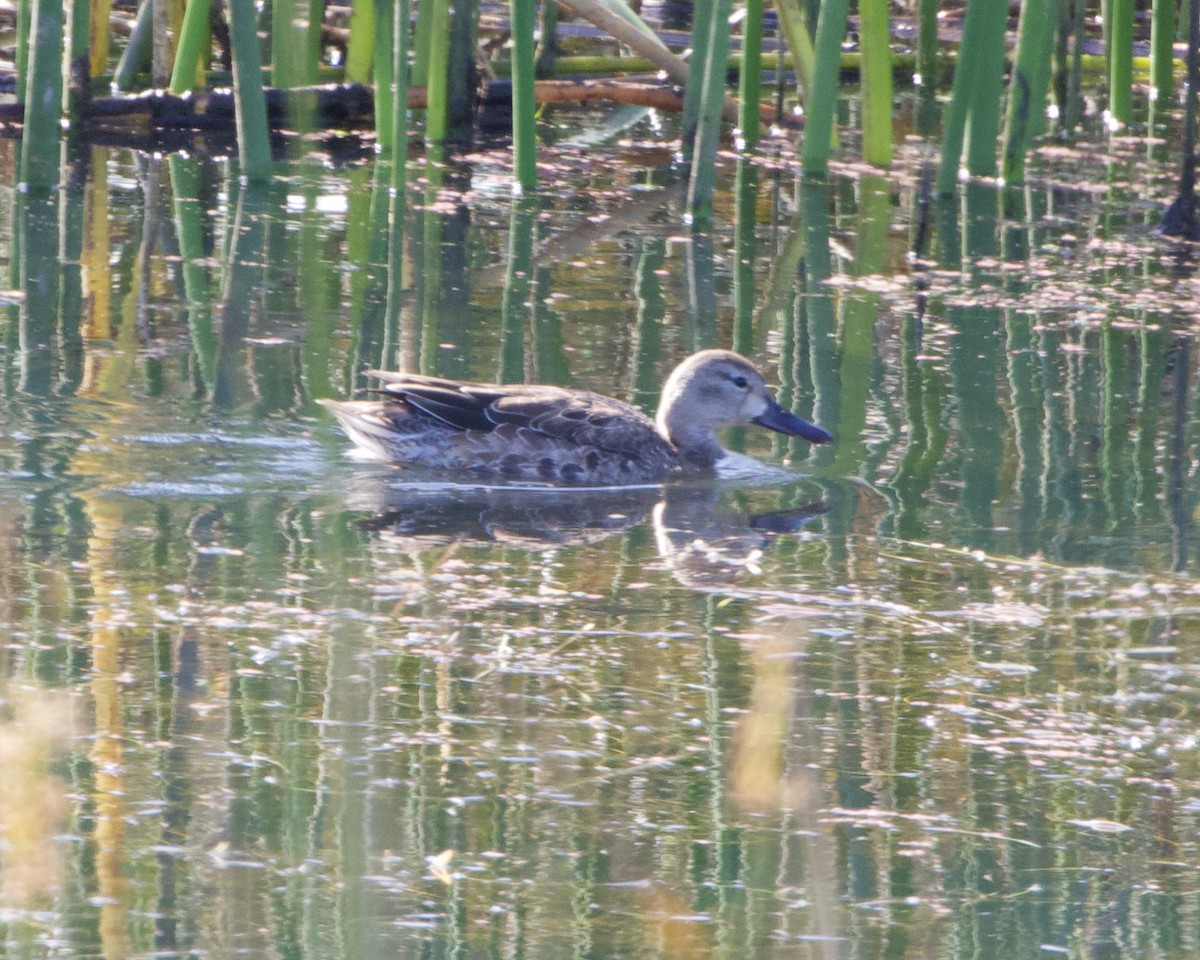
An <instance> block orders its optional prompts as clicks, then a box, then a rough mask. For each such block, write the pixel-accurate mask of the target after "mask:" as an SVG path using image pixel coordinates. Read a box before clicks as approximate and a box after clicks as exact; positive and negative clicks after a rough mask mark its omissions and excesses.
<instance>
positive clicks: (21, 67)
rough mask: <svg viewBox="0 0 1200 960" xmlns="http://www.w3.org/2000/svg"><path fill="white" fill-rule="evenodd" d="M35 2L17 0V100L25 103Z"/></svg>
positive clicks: (31, 0)
mask: <svg viewBox="0 0 1200 960" xmlns="http://www.w3.org/2000/svg"><path fill="white" fill-rule="evenodd" d="M32 3H33V0H17V37H16V41H17V48H16V61H17V99H18V100H20V101H21V102H24V101H25V86H26V81H27V80H28V79H29V23H30V20H31V19H32V17H33V11H32Z"/></svg>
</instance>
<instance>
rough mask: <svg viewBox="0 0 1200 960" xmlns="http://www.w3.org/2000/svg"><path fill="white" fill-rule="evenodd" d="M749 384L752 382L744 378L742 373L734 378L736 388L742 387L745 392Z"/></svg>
mask: <svg viewBox="0 0 1200 960" xmlns="http://www.w3.org/2000/svg"><path fill="white" fill-rule="evenodd" d="M749 384H750V381H749V380H747V379H746V378H745V377H743V376H742V375H741V374H740V373H739V374H738V375H737V376H736V377H734V378H733V385H734V386H735V387H741V388H742V389H743V390H745V389H746V387H747V386H749Z"/></svg>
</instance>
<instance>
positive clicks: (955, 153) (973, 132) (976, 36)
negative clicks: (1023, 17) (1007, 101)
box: [937, 2, 1008, 195]
mask: <svg viewBox="0 0 1200 960" xmlns="http://www.w3.org/2000/svg"><path fill="white" fill-rule="evenodd" d="M1007 16H1008V8H1007V6H1006V5H1005V4H1003V3H989V2H983V3H979V2H976V3H969V4H967V13H966V17H965V18H964V20H963V35H962V43H961V45H960V51H959V60H958V68H956V69H955V71H954V88H953V91H952V93H951V98H950V106H949V109H948V110H947V114H946V123H945V132H944V134H943V137H942V164H941V168H940V169H939V170H938V180H937V192H938V194H940V195H946V194H950V193H953V192H954V188H955V185H956V184H957V182H958V167H959V163H960V161H961V159H962V155H963V144H964V142H966V145H967V171H968V172H969V173H970V174H971V175H972V176H981V177H986V176H991V175H993V174H994V173H995V172H996V137H997V133H998V131H999V126H1000V95H1001V92H1002V89H1001V88H1002V85H1003V80H1004V75H1003V74H1004V43H1003V39H1004V28H1005V25H1006V21H1007ZM968 63H969V64H970V65H971V69H970V70H965V69H962V66H963V64H968ZM968 121H969V122H970V140H969V141H968V140H967V139H966V134H967V129H968Z"/></svg>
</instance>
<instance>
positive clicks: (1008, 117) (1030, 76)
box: [1001, 0, 1058, 184]
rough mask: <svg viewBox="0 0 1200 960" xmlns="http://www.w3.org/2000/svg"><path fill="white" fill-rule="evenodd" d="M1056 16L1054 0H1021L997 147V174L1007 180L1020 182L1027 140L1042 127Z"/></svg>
mask: <svg viewBox="0 0 1200 960" xmlns="http://www.w3.org/2000/svg"><path fill="white" fill-rule="evenodd" d="M1057 19H1058V3H1057V0H1024V2H1023V3H1022V4H1021V19H1020V23H1019V25H1018V27H1017V50H1016V55H1015V57H1014V61H1013V70H1012V78H1011V79H1010V80H1009V84H1008V108H1007V112H1006V114H1005V121H1004V144H1003V147H1002V149H1001V154H1002V156H1003V158H1004V160H1003V166H1002V168H1001V176H1002V177H1003V178H1004V181H1005V183H1008V184H1018V183H1022V182H1024V179H1025V155H1026V154H1027V153H1028V151H1029V144H1030V142H1031V141H1032V139H1033V137H1034V136H1036V135H1037V134H1038V133H1040V132H1041V130H1042V129H1044V127H1045V123H1044V118H1045V116H1046V90H1047V88H1048V86H1049V83H1050V57H1051V54H1052V50H1051V42H1052V40H1053V38H1054V28H1055V26H1056V23H1057Z"/></svg>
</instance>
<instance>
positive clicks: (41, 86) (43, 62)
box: [20, 0, 63, 187]
mask: <svg viewBox="0 0 1200 960" xmlns="http://www.w3.org/2000/svg"><path fill="white" fill-rule="evenodd" d="M29 36H30V40H31V43H30V45H29V47H30V49H29V60H28V67H27V70H28V75H27V80H26V83H25V129H24V133H23V135H22V137H21V168H20V182H21V183H24V184H28V185H29V186H35V187H49V186H52V185H53V184H54V183H55V182H56V181H57V180H58V170H59V163H58V144H59V135H60V132H61V129H62V128H61V126H60V124H59V120H60V119H61V117H62V54H63V7H62V3H61V2H59V0H33V9H32V11H31V16H30V23H29Z"/></svg>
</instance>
